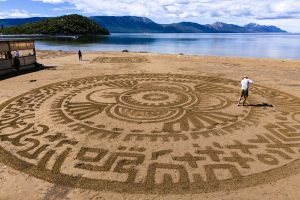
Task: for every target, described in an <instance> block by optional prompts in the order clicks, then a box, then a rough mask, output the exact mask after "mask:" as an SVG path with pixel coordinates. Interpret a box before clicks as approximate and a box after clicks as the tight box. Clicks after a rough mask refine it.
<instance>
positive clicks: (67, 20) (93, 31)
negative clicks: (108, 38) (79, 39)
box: [1, 14, 109, 36]
mask: <svg viewBox="0 0 300 200" xmlns="http://www.w3.org/2000/svg"><path fill="white" fill-rule="evenodd" d="M1 33H2V34H5V35H12V34H13V35H19V34H20V35H21V34H22V35H24V34H28V35H33V34H38V35H51V36H61V35H64V36H71V35H72V36H74V35H109V31H108V30H107V29H105V28H103V27H101V26H99V25H98V24H97V23H95V22H94V21H93V20H91V19H89V18H87V17H84V16H81V15H77V14H72V15H64V16H60V17H55V18H48V19H44V20H41V21H37V22H31V23H26V24H23V25H19V26H13V27H8V28H4V29H3V30H1Z"/></svg>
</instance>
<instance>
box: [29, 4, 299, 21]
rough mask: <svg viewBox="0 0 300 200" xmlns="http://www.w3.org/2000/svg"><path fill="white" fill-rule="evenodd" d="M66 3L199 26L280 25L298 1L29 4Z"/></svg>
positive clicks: (295, 13) (94, 11) (293, 15)
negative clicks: (199, 24)
mask: <svg viewBox="0 0 300 200" xmlns="http://www.w3.org/2000/svg"><path fill="white" fill-rule="evenodd" d="M33 1H41V2H44V3H52V4H58V5H59V3H69V4H70V5H71V6H73V7H74V8H75V10H77V11H78V12H80V13H84V14H86V15H136V16H145V17H150V18H152V19H156V20H158V21H163V22H167V21H173V22H174V21H182V20H191V21H196V22H202V23H210V22H211V21H224V22H230V23H242V22H246V23H248V22H251V21H261V22H271V24H274V23H272V21H276V22H280V23H281V24H284V21H287V20H288V19H294V21H295V20H296V21H297V19H300V1H299V0H263V1H262V0H33Z"/></svg>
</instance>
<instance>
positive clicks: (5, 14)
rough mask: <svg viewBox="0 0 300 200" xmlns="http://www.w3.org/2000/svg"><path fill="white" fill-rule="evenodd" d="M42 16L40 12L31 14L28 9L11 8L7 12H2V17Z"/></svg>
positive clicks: (0, 14)
mask: <svg viewBox="0 0 300 200" xmlns="http://www.w3.org/2000/svg"><path fill="white" fill-rule="evenodd" d="M36 16H40V14H29V13H28V12H27V11H26V10H18V9H14V10H10V11H5V12H0V19H1V18H26V17H36Z"/></svg>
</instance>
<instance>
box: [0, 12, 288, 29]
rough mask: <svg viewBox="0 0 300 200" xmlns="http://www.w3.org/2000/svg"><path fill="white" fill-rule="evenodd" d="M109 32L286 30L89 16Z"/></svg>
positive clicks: (11, 23) (23, 20)
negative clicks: (164, 22)
mask: <svg viewBox="0 0 300 200" xmlns="http://www.w3.org/2000/svg"><path fill="white" fill-rule="evenodd" d="M89 18H90V19H91V20H93V21H95V22H96V23H97V24H98V25H100V26H101V27H104V28H106V29H107V30H109V31H110V32H111V33H284V32H286V31H284V30H282V29H280V28H278V27H276V26H266V25H259V24H255V23H250V24H247V25H244V26H238V25H235V24H227V23H222V22H215V23H213V24H205V25H202V24H198V23H194V22H180V23H172V24H158V23H156V22H154V21H152V20H151V19H149V18H146V17H136V16H92V17H89ZM44 19H48V18H47V17H32V18H15V19H12V18H11V19H0V25H3V27H10V26H18V25H23V24H25V23H30V22H37V21H40V20H44Z"/></svg>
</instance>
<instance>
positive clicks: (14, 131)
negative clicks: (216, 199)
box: [0, 74, 300, 193]
mask: <svg viewBox="0 0 300 200" xmlns="http://www.w3.org/2000/svg"><path fill="white" fill-rule="evenodd" d="M238 88H239V82H238V81H231V80H226V79H220V78H214V77H205V76H192V75H170V74H128V75H111V76H100V77H89V78H82V79H72V80H70V81H65V82H60V83H55V84H52V85H48V86H44V87H41V88H37V89H34V90H32V91H30V92H28V93H25V94H22V95H20V96H18V97H15V98H13V99H11V100H9V101H8V102H6V103H4V104H2V105H1V107H0V161H1V162H3V163H5V164H7V165H10V166H11V167H13V168H15V169H17V170H20V171H23V172H25V173H27V174H30V175H32V176H35V177H37V178H40V179H43V180H45V181H48V182H52V183H56V184H61V185H65V186H69V187H78V188H85V189H94V190H108V191H117V192H129V193H132V192H134V193H184V192H186V193H199V192H210V191H218V190H233V189H238V188H244V187H248V186H254V185H257V184H262V183H268V182H271V181H274V180H278V179H280V178H284V177H286V176H289V175H292V174H295V173H298V171H299V169H300V160H299V157H300V156H299V151H300V124H299V122H300V114H299V110H300V99H299V98H296V97H294V96H291V95H288V94H286V93H283V92H280V91H277V90H273V89H270V88H266V87H262V86H258V85H253V87H252V89H251V95H250V98H249V102H250V104H251V105H248V106H244V107H238V106H236V103H237V102H236V101H237V99H238V97H239V89H238ZM266 103H267V104H266ZM270 105H272V106H270Z"/></svg>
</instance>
